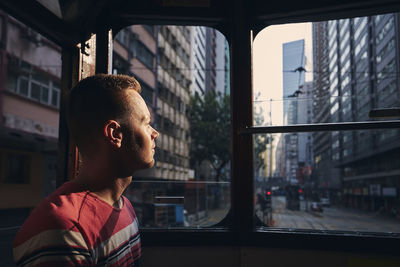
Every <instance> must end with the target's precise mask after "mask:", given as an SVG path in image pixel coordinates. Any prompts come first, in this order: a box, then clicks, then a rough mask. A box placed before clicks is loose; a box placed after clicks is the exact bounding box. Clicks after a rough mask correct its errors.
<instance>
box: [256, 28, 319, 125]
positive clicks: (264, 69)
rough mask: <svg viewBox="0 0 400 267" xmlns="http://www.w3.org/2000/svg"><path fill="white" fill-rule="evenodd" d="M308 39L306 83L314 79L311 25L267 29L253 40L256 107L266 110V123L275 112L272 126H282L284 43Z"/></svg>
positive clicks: (306, 43) (306, 41) (306, 45)
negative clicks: (269, 114)
mask: <svg viewBox="0 0 400 267" xmlns="http://www.w3.org/2000/svg"><path fill="white" fill-rule="evenodd" d="M300 39H305V50H306V51H305V55H306V58H307V63H306V69H307V73H306V81H311V80H312V72H309V71H311V68H312V31H311V23H296V24H283V25H274V26H269V27H266V28H265V29H264V30H262V31H261V32H260V33H258V34H257V36H256V37H255V38H254V43H253V85H254V92H253V95H254V98H255V100H256V102H255V103H254V106H255V108H256V110H259V108H260V107H262V108H263V110H264V114H265V117H264V123H266V124H269V123H270V119H269V116H268V114H267V113H269V110H270V109H272V112H271V114H272V125H282V119H283V118H282V117H283V115H282V101H281V100H282V91H283V88H282V44H283V43H286V42H291V41H295V40H300Z"/></svg>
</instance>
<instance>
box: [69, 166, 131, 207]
mask: <svg viewBox="0 0 400 267" xmlns="http://www.w3.org/2000/svg"><path fill="white" fill-rule="evenodd" d="M93 170H94V169H92V168H87V167H86V168H85V167H82V169H81V170H80V173H79V175H78V177H77V178H76V179H75V180H74V182H75V183H77V184H79V185H81V186H82V187H83V188H84V189H85V190H88V191H89V192H91V193H94V194H95V195H97V196H98V197H99V198H100V199H102V200H104V201H106V202H107V203H109V204H110V205H112V206H115V207H118V206H119V205H118V203H119V201H120V198H121V195H122V193H123V192H124V191H125V189H126V188H127V187H128V186H129V184H130V183H131V181H132V176H128V177H116V176H113V175H112V174H111V172H107V171H106V170H101V171H93Z"/></svg>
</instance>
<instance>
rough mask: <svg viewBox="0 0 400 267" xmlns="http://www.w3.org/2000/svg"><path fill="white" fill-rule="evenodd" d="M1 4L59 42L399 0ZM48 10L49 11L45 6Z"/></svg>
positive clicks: (284, 19) (316, 15)
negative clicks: (106, 32) (130, 28)
mask: <svg viewBox="0 0 400 267" xmlns="http://www.w3.org/2000/svg"><path fill="white" fill-rule="evenodd" d="M0 8H3V9H4V10H6V11H7V12H9V13H10V14H12V15H14V16H15V17H17V18H18V19H20V20H21V21H24V22H26V23H29V24H30V25H32V26H33V27H34V28H36V29H37V30H39V31H40V32H42V33H44V34H46V35H47V37H49V38H51V39H53V40H54V41H55V42H57V43H59V44H61V45H73V44H75V43H77V42H80V41H82V40H84V39H86V38H88V37H89V36H90V33H93V32H97V31H99V30H103V29H106V28H113V29H115V30H118V29H120V28H122V27H124V26H127V25H131V24H137V23H140V24H145V23H149V24H186V25H187V24H190V25H199V24H202V25H208V26H214V27H220V28H223V27H229V25H232V24H233V22H234V21H235V18H237V17H239V16H240V17H242V18H244V19H242V20H241V21H247V22H248V25H246V26H247V27H249V28H251V29H253V30H255V31H257V30H260V29H262V28H264V27H265V26H267V25H271V24H278V23H290V22H302V21H318V20H328V19H334V18H335V19H338V18H345V17H355V16H365V15H372V14H377V13H390V12H398V11H400V1H399V0H370V1H366V0H302V1H293V0H279V1H263V0H146V1H137V0H38V1H24V0H1V1H0ZM50 10H52V11H50Z"/></svg>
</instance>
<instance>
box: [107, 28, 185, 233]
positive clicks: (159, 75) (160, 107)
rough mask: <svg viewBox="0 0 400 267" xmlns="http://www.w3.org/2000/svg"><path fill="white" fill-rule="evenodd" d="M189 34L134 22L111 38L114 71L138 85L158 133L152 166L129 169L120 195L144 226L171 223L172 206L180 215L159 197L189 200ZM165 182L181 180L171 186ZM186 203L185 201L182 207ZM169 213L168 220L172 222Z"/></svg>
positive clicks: (175, 29)
mask: <svg viewBox="0 0 400 267" xmlns="http://www.w3.org/2000/svg"><path fill="white" fill-rule="evenodd" d="M191 38H192V37H191V29H190V28H189V27H183V26H182V27H178V26H153V25H134V26H130V27H127V28H124V29H122V30H121V31H120V32H119V33H118V34H117V36H116V38H115V42H114V58H113V60H114V64H113V66H114V67H113V68H114V73H125V74H130V75H133V76H134V77H135V78H136V79H137V80H138V81H139V82H140V83H141V86H142V96H143V98H144V99H145V101H146V103H147V105H148V107H149V110H150V112H151V114H152V117H153V120H154V122H153V124H154V127H155V128H156V129H157V131H158V132H159V137H158V138H157V140H156V142H157V147H156V154H155V156H156V164H155V166H154V167H153V168H151V169H148V170H143V171H139V172H137V173H135V179H134V182H133V184H132V187H131V188H130V190H127V193H126V194H127V196H128V197H130V198H131V199H132V200H133V201H134V202H135V203H137V207H138V208H137V209H138V213H139V216H146V218H143V217H141V219H142V223H143V224H145V225H169V224H171V221H170V218H169V217H171V216H168V214H169V213H176V209H181V211H182V214H183V204H184V203H183V202H182V203H174V204H179V205H172V203H166V202H165V200H164V198H165V196H167V195H174V196H180V197H182V198H183V197H184V196H185V195H186V198H187V199H190V197H191V196H189V195H192V194H193V193H192V191H193V190H190V189H187V188H185V186H186V185H185V182H184V181H187V180H189V179H192V178H193V174H192V173H193V171H191V170H190V169H189V144H190V135H189V120H188V116H187V107H188V105H189V101H190V85H191V78H192V71H191V68H190V66H191V64H190V55H191V50H192V46H191ZM149 181H151V182H149ZM165 181H182V182H181V183H177V184H176V185H174V186H171V185H169V184H168V183H165ZM133 188H134V190H133ZM188 194H189V195H188ZM165 199H166V198H165ZM174 201H176V200H174ZM158 202H159V204H158ZM189 204H190V201H189V202H187V203H186V206H188V205H189ZM186 209H187V210H188V212H192V210H193V209H191V208H190V207H186ZM173 217H174V218H173V222H172V223H176V221H175V219H176V218H175V216H173ZM181 223H183V221H181Z"/></svg>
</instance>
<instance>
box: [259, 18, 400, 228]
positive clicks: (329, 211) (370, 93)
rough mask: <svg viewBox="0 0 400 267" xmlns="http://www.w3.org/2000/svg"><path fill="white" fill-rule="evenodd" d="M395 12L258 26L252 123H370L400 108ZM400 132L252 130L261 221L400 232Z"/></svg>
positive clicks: (273, 224)
mask: <svg viewBox="0 0 400 267" xmlns="http://www.w3.org/2000/svg"><path fill="white" fill-rule="evenodd" d="M398 16H399V14H385V15H379V16H370V17H360V18H349V19H340V20H331V21H322V22H314V23H299V24H286V25H276V26H270V27H267V28H265V29H264V30H262V31H261V32H260V33H259V34H258V35H257V36H256V38H255V40H254V46H253V47H254V50H253V64H254V65H253V69H254V88H253V90H254V94H253V95H254V96H255V97H254V99H253V107H254V126H282V127H281V128H282V129H283V128H285V126H288V127H290V126H295V125H296V124H305V125H307V124H310V126H309V127H310V129H311V128H313V127H314V126H312V125H311V124H322V123H338V124H339V123H342V122H343V123H357V122H366V121H373V120H374V119H375V118H374V117H372V116H371V114H372V113H370V111H371V110H374V109H390V108H392V109H393V108H398V107H400V90H399V88H400V87H399V78H400V77H399V65H398V62H399V54H400V53H399V50H398V47H399V43H398V41H396V40H398V36H396V35H397V33H398V31H397V30H398V25H397V24H396V25H394V24H393V21H395V20H396V19H397V18H398ZM383 119H385V118H383ZM390 119H392V118H390V117H388V118H386V120H390ZM395 119H398V118H395ZM317 126H318V125H316V127H317ZM286 129H288V128H286ZM282 131H284V130H282ZM399 139H400V129H398V128H393V129H381V130H353V131H351V130H350V128H349V130H340V131H333V130H332V131H316V130H315V131H311V132H282V133H269V134H268V133H265V134H255V135H254V153H255V160H254V179H255V196H254V197H255V213H256V215H257V216H258V218H259V219H260V220H259V223H262V225H264V226H269V227H278V228H291V229H310V230H342V231H365V232H397V233H398V232H400V220H399V218H400V195H399V191H400V183H399V179H398V177H399V174H400V161H399V158H400V143H399Z"/></svg>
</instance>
